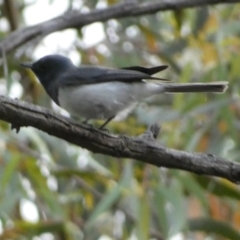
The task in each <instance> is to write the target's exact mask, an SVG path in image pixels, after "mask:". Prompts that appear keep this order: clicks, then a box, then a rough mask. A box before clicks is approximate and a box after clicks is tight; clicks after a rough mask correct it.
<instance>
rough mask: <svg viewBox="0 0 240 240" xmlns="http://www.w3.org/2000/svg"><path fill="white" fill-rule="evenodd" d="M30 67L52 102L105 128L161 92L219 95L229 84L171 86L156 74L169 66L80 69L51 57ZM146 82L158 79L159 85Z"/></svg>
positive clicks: (63, 59) (40, 60)
mask: <svg viewBox="0 0 240 240" xmlns="http://www.w3.org/2000/svg"><path fill="white" fill-rule="evenodd" d="M21 65H22V66H24V67H27V68H30V69H31V70H32V71H33V72H34V73H35V75H36V76H37V78H38V79H39V81H40V82H41V84H42V85H43V87H44V88H45V90H46V92H47V93H48V95H49V96H50V97H51V98H52V100H53V101H54V102H55V103H56V104H58V105H59V106H60V107H62V108H64V109H65V110H67V111H68V112H69V113H70V114H72V115H73V116H76V117H79V116H81V117H83V118H85V119H86V121H87V120H89V119H104V120H105V123H104V124H103V125H102V126H101V127H100V129H101V128H103V127H104V126H106V124H107V123H108V122H110V121H111V120H112V119H115V120H120V119H123V118H124V117H126V116H127V115H128V113H130V112H131V110H133V108H134V107H135V106H136V105H137V103H138V102H139V101H141V100H143V99H145V98H147V97H150V96H152V95H154V94H160V93H180V92H181V93H184V92H218V93H222V92H224V91H225V90H226V88H227V84H228V83H227V82H212V83H180V84H179V83H168V82H166V81H167V80H166V79H162V78H157V77H153V76H152V75H153V74H155V73H158V72H160V71H162V70H164V69H166V68H167V67H168V66H167V65H162V66H157V67H152V68H144V67H139V66H133V67H126V68H121V69H111V68H105V67H95V66H81V67H76V66H75V65H73V63H72V61H71V60H70V59H69V58H67V57H64V56H61V55H47V56H45V57H43V58H41V59H39V60H38V61H36V62H35V63H22V64H21ZM145 80H158V81H159V83H153V82H147V81H145Z"/></svg>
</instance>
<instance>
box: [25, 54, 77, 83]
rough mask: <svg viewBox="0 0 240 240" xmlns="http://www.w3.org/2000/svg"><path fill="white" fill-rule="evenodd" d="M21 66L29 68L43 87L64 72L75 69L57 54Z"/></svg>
mask: <svg viewBox="0 0 240 240" xmlns="http://www.w3.org/2000/svg"><path fill="white" fill-rule="evenodd" d="M21 65H22V66H23V67H27V68H30V69H31V70H32V71H33V72H34V73H35V74H36V76H37V77H38V79H39V80H40V82H41V83H42V84H43V85H44V84H48V83H49V82H50V81H54V80H56V79H57V78H58V76H60V75H61V74H62V73H64V72H65V71H67V70H70V69H71V68H75V66H74V65H73V63H72V61H71V60H70V59H69V58H66V57H64V56H61V55H57V54H56V55H47V56H45V57H43V58H40V59H39V60H38V61H36V62H35V63H22V64H21Z"/></svg>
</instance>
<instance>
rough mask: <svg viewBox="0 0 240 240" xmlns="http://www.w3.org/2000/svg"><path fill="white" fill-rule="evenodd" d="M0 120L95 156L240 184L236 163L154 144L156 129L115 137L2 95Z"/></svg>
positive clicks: (238, 169)
mask: <svg viewBox="0 0 240 240" xmlns="http://www.w3.org/2000/svg"><path fill="white" fill-rule="evenodd" d="M0 119H1V120H4V121H6V122H9V123H11V124H12V127H13V128H17V129H18V128H20V127H23V126H26V127H27V126H32V127H35V128H37V129H39V130H42V131H44V132H46V133H48V134H50V135H53V136H56V137H58V138H61V139H64V140H66V141H68V142H70V143H73V144H75V145H78V146H80V147H83V148H86V149H88V150H90V151H92V152H95V153H102V154H106V155H110V156H113V157H121V158H132V159H136V160H139V161H141V162H144V163H150V164H152V165H155V166H157V167H167V168H176V169H181V170H186V171H190V172H193V173H197V174H205V175H211V176H218V177H223V178H226V179H228V180H229V181H232V182H236V183H237V182H239V181H240V164H238V163H234V162H229V161H227V160H225V159H223V158H220V157H217V156H214V155H212V154H203V153H189V152H185V151H179V150H174V149H170V148H165V147H163V146H161V145H159V144H157V143H156V142H155V141H154V137H156V134H157V131H158V129H156V126H155V127H152V128H151V129H150V130H149V131H147V133H145V134H143V135H142V136H140V137H128V136H117V135H113V134H109V133H106V132H104V131H99V130H97V129H95V128H93V127H92V126H89V125H82V124H81V125H80V124H78V123H76V122H74V121H73V120H71V119H69V118H65V117H62V116H60V115H57V114H54V113H53V112H52V111H51V110H49V109H44V108H41V107H39V106H35V105H33V104H30V103H26V102H23V101H19V100H12V99H9V98H6V97H4V96H0Z"/></svg>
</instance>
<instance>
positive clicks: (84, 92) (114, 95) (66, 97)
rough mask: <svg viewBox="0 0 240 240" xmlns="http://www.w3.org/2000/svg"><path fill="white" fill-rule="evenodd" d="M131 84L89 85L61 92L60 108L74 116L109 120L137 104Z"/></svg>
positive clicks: (59, 96)
mask: <svg viewBox="0 0 240 240" xmlns="http://www.w3.org/2000/svg"><path fill="white" fill-rule="evenodd" d="M131 89H132V87H131V84H125V83H121V82H112V83H111V84H109V83H100V84H89V85H83V86H77V87H67V88H63V89H61V90H59V93H58V94H59V95H58V98H59V103H60V106H61V107H62V108H64V109H66V110H67V111H68V112H70V113H71V114H72V115H74V116H81V117H83V118H86V119H108V118H111V117H114V116H116V115H117V114H118V113H119V112H121V111H123V110H124V109H126V108H128V107H130V106H132V104H133V103H135V102H137V99H136V98H135V96H134V94H133V95H132V93H131Z"/></svg>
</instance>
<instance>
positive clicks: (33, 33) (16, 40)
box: [0, 0, 240, 56]
mask: <svg viewBox="0 0 240 240" xmlns="http://www.w3.org/2000/svg"><path fill="white" fill-rule="evenodd" d="M238 2H240V0H228V1H225V0H194V1H189V0H162V1H151V2H143V3H138V2H123V3H121V4H116V5H114V6H111V7H108V8H106V9H95V10H92V11H91V12H89V13H79V12H78V11H74V10H71V11H68V12H66V13H65V14H64V15H62V16H59V17H56V18H53V19H51V20H48V21H45V22H43V23H40V24H37V25H35V26H31V27H27V28H23V29H19V30H17V31H15V32H13V33H11V34H10V35H8V36H7V37H6V38H5V39H3V40H2V41H0V49H1V48H4V49H5V52H6V53H8V52H10V51H11V50H13V49H16V48H17V47H19V46H21V45H23V44H25V43H26V42H29V41H31V40H33V39H34V38H36V37H44V36H46V35H48V34H50V33H53V32H56V31H60V30H64V29H67V28H81V27H83V26H85V25H87V24H90V23H93V22H97V21H107V20H109V19H113V18H115V19H120V18H123V17H133V16H140V15H144V14H152V13H156V12H158V11H166V10H176V9H183V8H193V7H202V6H205V5H213V4H223V3H224V4H226V3H227V4H231V3H238ZM1 54H2V53H1V52H0V56H1Z"/></svg>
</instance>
